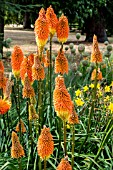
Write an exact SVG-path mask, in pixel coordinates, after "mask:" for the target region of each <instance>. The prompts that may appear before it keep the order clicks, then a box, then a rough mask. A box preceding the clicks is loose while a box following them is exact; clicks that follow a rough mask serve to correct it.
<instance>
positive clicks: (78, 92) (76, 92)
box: [75, 89, 82, 97]
mask: <svg viewBox="0 0 113 170" xmlns="http://www.w3.org/2000/svg"><path fill="white" fill-rule="evenodd" d="M75 94H76V96H77V97H78V96H81V94H82V92H81V90H79V89H78V90H77V91H75Z"/></svg>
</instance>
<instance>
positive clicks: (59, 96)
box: [53, 76, 72, 121]
mask: <svg viewBox="0 0 113 170" xmlns="http://www.w3.org/2000/svg"><path fill="white" fill-rule="evenodd" d="M55 81H56V85H55V90H54V92H53V103H54V108H55V111H56V113H57V116H59V117H60V118H61V119H62V120H64V121H67V120H68V117H69V115H70V114H71V113H72V101H71V97H70V94H69V93H68V91H67V89H66V87H65V84H64V78H63V77H62V76H58V77H56V80H55Z"/></svg>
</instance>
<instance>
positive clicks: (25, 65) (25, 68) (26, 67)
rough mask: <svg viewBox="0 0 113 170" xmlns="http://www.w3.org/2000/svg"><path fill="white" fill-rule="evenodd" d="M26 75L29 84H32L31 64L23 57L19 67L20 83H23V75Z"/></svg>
mask: <svg viewBox="0 0 113 170" xmlns="http://www.w3.org/2000/svg"><path fill="white" fill-rule="evenodd" d="M26 73H27V75H28V77H29V80H30V82H31V83H32V82H33V80H32V64H31V63H30V61H29V60H28V57H24V59H23V61H22V64H21V66H20V77H21V80H22V82H23V83H24V77H25V74H26Z"/></svg>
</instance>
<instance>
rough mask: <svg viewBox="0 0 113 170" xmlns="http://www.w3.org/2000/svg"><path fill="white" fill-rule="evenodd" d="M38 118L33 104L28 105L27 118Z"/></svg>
mask: <svg viewBox="0 0 113 170" xmlns="http://www.w3.org/2000/svg"><path fill="white" fill-rule="evenodd" d="M35 119H38V115H37V113H36V110H35V107H34V105H33V104H30V105H29V120H35Z"/></svg>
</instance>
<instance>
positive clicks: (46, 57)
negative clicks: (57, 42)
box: [44, 50, 50, 67]
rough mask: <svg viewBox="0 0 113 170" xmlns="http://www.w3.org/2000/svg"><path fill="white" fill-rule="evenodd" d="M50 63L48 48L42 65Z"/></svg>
mask: <svg viewBox="0 0 113 170" xmlns="http://www.w3.org/2000/svg"><path fill="white" fill-rule="evenodd" d="M49 65H50V52H49V50H47V51H46V56H45V61H44V67H48V66H49Z"/></svg>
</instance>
